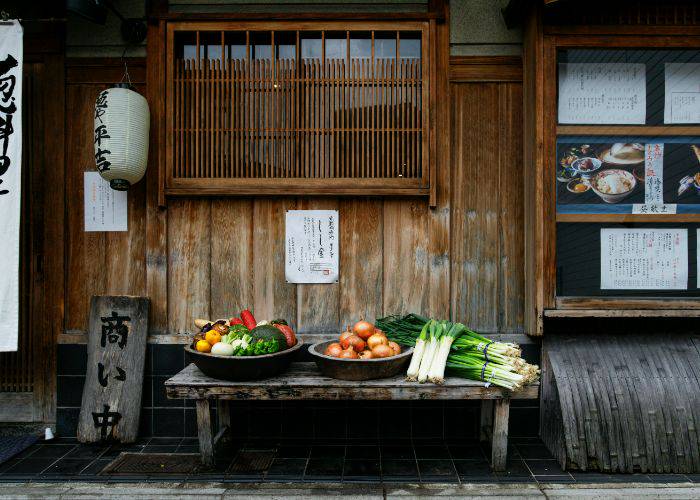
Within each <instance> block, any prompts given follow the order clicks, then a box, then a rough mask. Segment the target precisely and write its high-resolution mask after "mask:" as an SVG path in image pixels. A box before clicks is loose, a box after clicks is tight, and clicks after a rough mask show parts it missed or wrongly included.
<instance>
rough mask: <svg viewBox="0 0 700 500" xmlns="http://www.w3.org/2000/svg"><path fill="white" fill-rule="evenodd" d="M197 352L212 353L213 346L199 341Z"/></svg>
mask: <svg viewBox="0 0 700 500" xmlns="http://www.w3.org/2000/svg"><path fill="white" fill-rule="evenodd" d="M196 347H197V351H199V352H210V351H211V344H210V343H209V342H207V341H206V340H198V341H197V345H196Z"/></svg>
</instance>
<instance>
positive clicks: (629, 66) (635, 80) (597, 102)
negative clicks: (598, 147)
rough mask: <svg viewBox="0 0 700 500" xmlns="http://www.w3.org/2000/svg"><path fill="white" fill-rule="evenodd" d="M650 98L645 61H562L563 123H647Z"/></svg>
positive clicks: (561, 110) (560, 94)
mask: <svg viewBox="0 0 700 500" xmlns="http://www.w3.org/2000/svg"><path fill="white" fill-rule="evenodd" d="M646 101H647V94H646V67H645V65H644V64H633V63H601V64H589V63H561V64H559V123H574V124H584V123H593V124H611V123H612V124H644V123H645V122H646V106H647V104H646Z"/></svg>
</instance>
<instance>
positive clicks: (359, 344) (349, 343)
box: [340, 335, 365, 352]
mask: <svg viewBox="0 0 700 500" xmlns="http://www.w3.org/2000/svg"><path fill="white" fill-rule="evenodd" d="M340 345H341V346H343V349H348V348H350V347H352V348H353V349H355V352H360V351H364V349H365V341H364V340H362V339H361V338H360V337H358V336H357V335H350V336H349V337H345V338H344V339H343V340H341V341H340Z"/></svg>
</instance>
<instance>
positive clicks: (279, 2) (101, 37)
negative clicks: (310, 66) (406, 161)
mask: <svg viewBox="0 0 700 500" xmlns="http://www.w3.org/2000/svg"><path fill="white" fill-rule="evenodd" d="M506 3H508V0H451V2H450V5H451V26H450V47H451V53H452V55H513V54H520V51H521V43H522V35H521V33H520V31H519V30H508V29H507V28H506V26H505V23H504V22H503V18H502V17H501V8H502V7H503V6H505V4H506ZM114 4H115V7H116V8H117V10H118V11H119V12H120V13H121V14H122V15H123V16H125V17H142V16H143V15H144V12H145V0H115V1H114ZM170 5H171V7H170V8H171V10H173V11H213V10H219V11H221V10H226V11H232V10H235V11H238V12H250V11H258V12H259V11H270V10H277V11H279V10H282V11H294V12H298V11H300V10H309V11H311V10H313V11H319V10H324V11H333V10H343V11H347V10H353V9H356V10H358V11H360V10H362V11H365V12H366V11H368V10H371V11H374V12H377V17H378V18H379V19H381V14H382V12H391V11H396V10H404V11H405V10H422V9H425V8H426V5H427V0H382V1H378V2H374V3H369V4H368V2H367V1H366V0H346V1H344V2H341V1H339V0H338V1H327V0H258V1H257V2H253V1H251V0H208V1H207V0H171V2H170ZM119 26H120V21H119V19H118V18H117V16H116V15H114V14H113V13H112V12H110V13H109V14H108V16H107V24H106V25H105V26H99V25H97V24H93V23H91V22H89V21H86V20H83V19H82V18H79V17H77V16H75V15H72V14H69V15H68V26H67V38H66V52H67V56H68V57H119V56H121V55H122V52H123V50H124V45H123V42H122V38H121V33H120V31H119ZM145 53H146V52H145V47H144V46H140V47H131V48H129V49H128V51H127V56H131V57H134V56H145Z"/></svg>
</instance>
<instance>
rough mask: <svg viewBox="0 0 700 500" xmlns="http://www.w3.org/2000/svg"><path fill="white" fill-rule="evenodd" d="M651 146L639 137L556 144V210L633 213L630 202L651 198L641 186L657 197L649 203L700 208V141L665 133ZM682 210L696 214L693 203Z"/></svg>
mask: <svg viewBox="0 0 700 500" xmlns="http://www.w3.org/2000/svg"><path fill="white" fill-rule="evenodd" d="M684 139H685V138H684ZM685 140H687V139H685ZM649 146H650V147H647V144H644V143H640V142H618V143H612V144H610V143H594V142H593V141H591V142H588V143H587V144H581V143H563V142H560V143H559V144H557V166H556V168H557V175H556V178H557V205H558V206H559V207H560V210H562V211H563V212H566V213H594V212H596V211H600V212H603V213H621V211H624V213H631V207H630V206H629V205H631V204H644V203H649V202H648V201H647V200H646V199H645V194H646V193H645V191H650V193H649V194H650V197H651V198H652V199H655V200H657V201H655V202H652V203H658V204H676V205H698V207H697V209H698V212H700V140H697V142H690V141H689V142H680V141H678V139H675V140H674V139H670V138H669V140H668V142H665V143H653V144H649ZM647 156H649V158H647ZM595 205H598V206H597V207H596V206H595ZM615 205H618V206H617V207H615ZM604 207H606V208H604ZM684 210H685V211H686V212H688V211H690V212H691V213H696V211H695V209H694V208H693V207H689V208H685V209H684Z"/></svg>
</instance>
